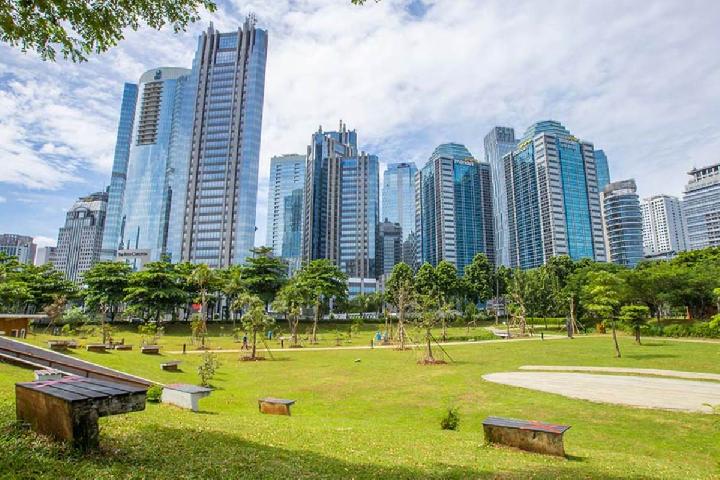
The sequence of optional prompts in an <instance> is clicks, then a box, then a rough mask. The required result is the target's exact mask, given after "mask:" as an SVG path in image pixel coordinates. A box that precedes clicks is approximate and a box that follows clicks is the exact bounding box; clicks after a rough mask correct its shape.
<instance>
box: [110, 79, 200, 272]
mask: <svg viewBox="0 0 720 480" xmlns="http://www.w3.org/2000/svg"><path fill="white" fill-rule="evenodd" d="M189 74H190V70H188V69H185V68H172V67H163V68H157V69H152V70H148V71H147V72H145V73H144V74H143V75H142V76H141V77H140V82H139V84H138V99H137V106H136V108H135V120H134V125H133V134H132V139H131V145H130V153H129V158H128V164H127V180H126V184H125V193H124V201H123V208H122V212H123V213H122V219H123V222H124V226H123V228H122V235H121V237H120V250H126V251H127V250H130V251H133V252H138V253H140V252H143V253H145V254H147V256H148V258H149V260H151V261H155V260H160V258H161V257H162V256H163V254H164V253H165V251H166V244H167V233H168V218H169V215H170V201H171V197H170V191H171V188H170V183H169V181H170V179H169V177H168V170H169V168H170V164H169V162H168V160H169V152H170V150H171V141H172V132H173V113H174V112H175V104H176V101H177V99H178V97H179V95H178V93H179V86H180V85H181V79H182V78H183V77H186V76H187V75H189ZM123 253H127V252H123Z"/></svg>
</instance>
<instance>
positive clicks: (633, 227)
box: [600, 179, 643, 267]
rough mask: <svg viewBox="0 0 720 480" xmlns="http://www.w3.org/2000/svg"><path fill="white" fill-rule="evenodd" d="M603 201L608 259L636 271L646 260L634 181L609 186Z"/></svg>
mask: <svg viewBox="0 0 720 480" xmlns="http://www.w3.org/2000/svg"><path fill="white" fill-rule="evenodd" d="M600 200H601V205H602V213H603V228H604V233H605V250H606V252H607V256H608V259H609V260H610V261H611V262H612V263H617V264H619V265H625V266H627V267H634V266H635V265H637V263H638V262H639V261H640V260H642V258H643V235H642V223H643V222H642V213H641V211H640V199H639V197H638V194H637V186H636V185H635V180H632V179H630V180H620V181H617V182H611V183H608V184H607V185H606V186H605V189H604V190H603V191H602V193H601V194H600Z"/></svg>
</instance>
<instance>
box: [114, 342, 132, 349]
mask: <svg viewBox="0 0 720 480" xmlns="http://www.w3.org/2000/svg"><path fill="white" fill-rule="evenodd" d="M114 348H115V350H132V348H133V346H132V345H125V344H124V343H118V344H115V347H114Z"/></svg>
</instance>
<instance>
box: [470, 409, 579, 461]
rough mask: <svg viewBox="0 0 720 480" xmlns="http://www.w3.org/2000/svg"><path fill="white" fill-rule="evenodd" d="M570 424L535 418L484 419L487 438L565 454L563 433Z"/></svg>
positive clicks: (529, 449) (499, 442) (548, 452)
mask: <svg viewBox="0 0 720 480" xmlns="http://www.w3.org/2000/svg"><path fill="white" fill-rule="evenodd" d="M569 428H570V426H568V425H554V424H551V423H542V422H537V421H533V420H515V419H513V418H503V417H487V418H486V419H485V420H483V430H484V431H485V440H486V441H488V442H489V443H498V444H502V445H508V446H510V447H516V448H519V449H522V450H527V451H529V452H536V453H545V454H547V455H558V456H561V457H564V456H565V447H564V445H563V434H564V433H565V431H566V430H567V429H569Z"/></svg>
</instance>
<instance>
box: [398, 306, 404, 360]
mask: <svg viewBox="0 0 720 480" xmlns="http://www.w3.org/2000/svg"><path fill="white" fill-rule="evenodd" d="M401 307H402V308H400V311H399V312H398V336H399V337H400V350H405V305H404V304H403V305H401Z"/></svg>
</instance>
